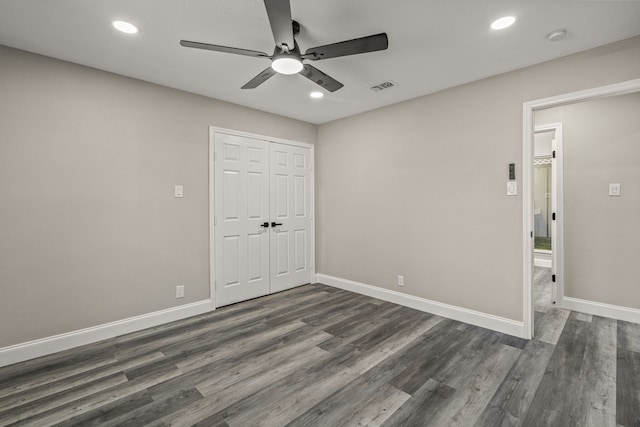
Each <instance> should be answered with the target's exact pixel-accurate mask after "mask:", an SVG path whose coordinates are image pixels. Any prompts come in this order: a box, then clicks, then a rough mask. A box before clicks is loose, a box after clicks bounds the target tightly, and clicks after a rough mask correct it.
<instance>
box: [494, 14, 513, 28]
mask: <svg viewBox="0 0 640 427" xmlns="http://www.w3.org/2000/svg"><path fill="white" fill-rule="evenodd" d="M514 22H516V17H515V16H503V17H502V18H498V19H496V20H495V21H493V22H492V23H491V28H493V29H494V30H504V29H505V28H508V27H510V26H512V25H513V23H514Z"/></svg>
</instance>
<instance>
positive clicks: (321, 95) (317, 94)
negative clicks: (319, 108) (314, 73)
mask: <svg viewBox="0 0 640 427" xmlns="http://www.w3.org/2000/svg"><path fill="white" fill-rule="evenodd" d="M309 96H310V97H311V98H315V99H319V98H322V97H323V96H324V93H322V92H318V91H315V92H311V93H310V94H309Z"/></svg>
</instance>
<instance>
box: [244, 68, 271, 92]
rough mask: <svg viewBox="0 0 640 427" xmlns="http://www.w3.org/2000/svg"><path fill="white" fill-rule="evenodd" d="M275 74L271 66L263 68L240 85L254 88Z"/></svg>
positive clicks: (245, 87)
mask: <svg viewBox="0 0 640 427" xmlns="http://www.w3.org/2000/svg"><path fill="white" fill-rule="evenodd" d="M276 74H277V73H276V71H275V70H274V69H273V68H271V67H269V68H265V70H264V71H263V72H261V73H260V74H258V75H257V76H255V77H254V78H252V79H251V80H249V81H248V82H247V83H246V84H245V85H244V86H242V89H255V88H257V87H258V86H260V85H261V84H262V83H264V82H266V81H267V80H269V79H270V78H271V77H273V76H275V75H276Z"/></svg>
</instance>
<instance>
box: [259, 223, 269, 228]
mask: <svg viewBox="0 0 640 427" xmlns="http://www.w3.org/2000/svg"><path fill="white" fill-rule="evenodd" d="M260 227H264V228H269V223H268V222H263V223H262V224H260Z"/></svg>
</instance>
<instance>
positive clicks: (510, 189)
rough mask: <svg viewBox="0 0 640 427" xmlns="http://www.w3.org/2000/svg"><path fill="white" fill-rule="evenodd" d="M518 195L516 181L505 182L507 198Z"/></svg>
mask: <svg viewBox="0 0 640 427" xmlns="http://www.w3.org/2000/svg"><path fill="white" fill-rule="evenodd" d="M517 195H518V181H507V196H517Z"/></svg>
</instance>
